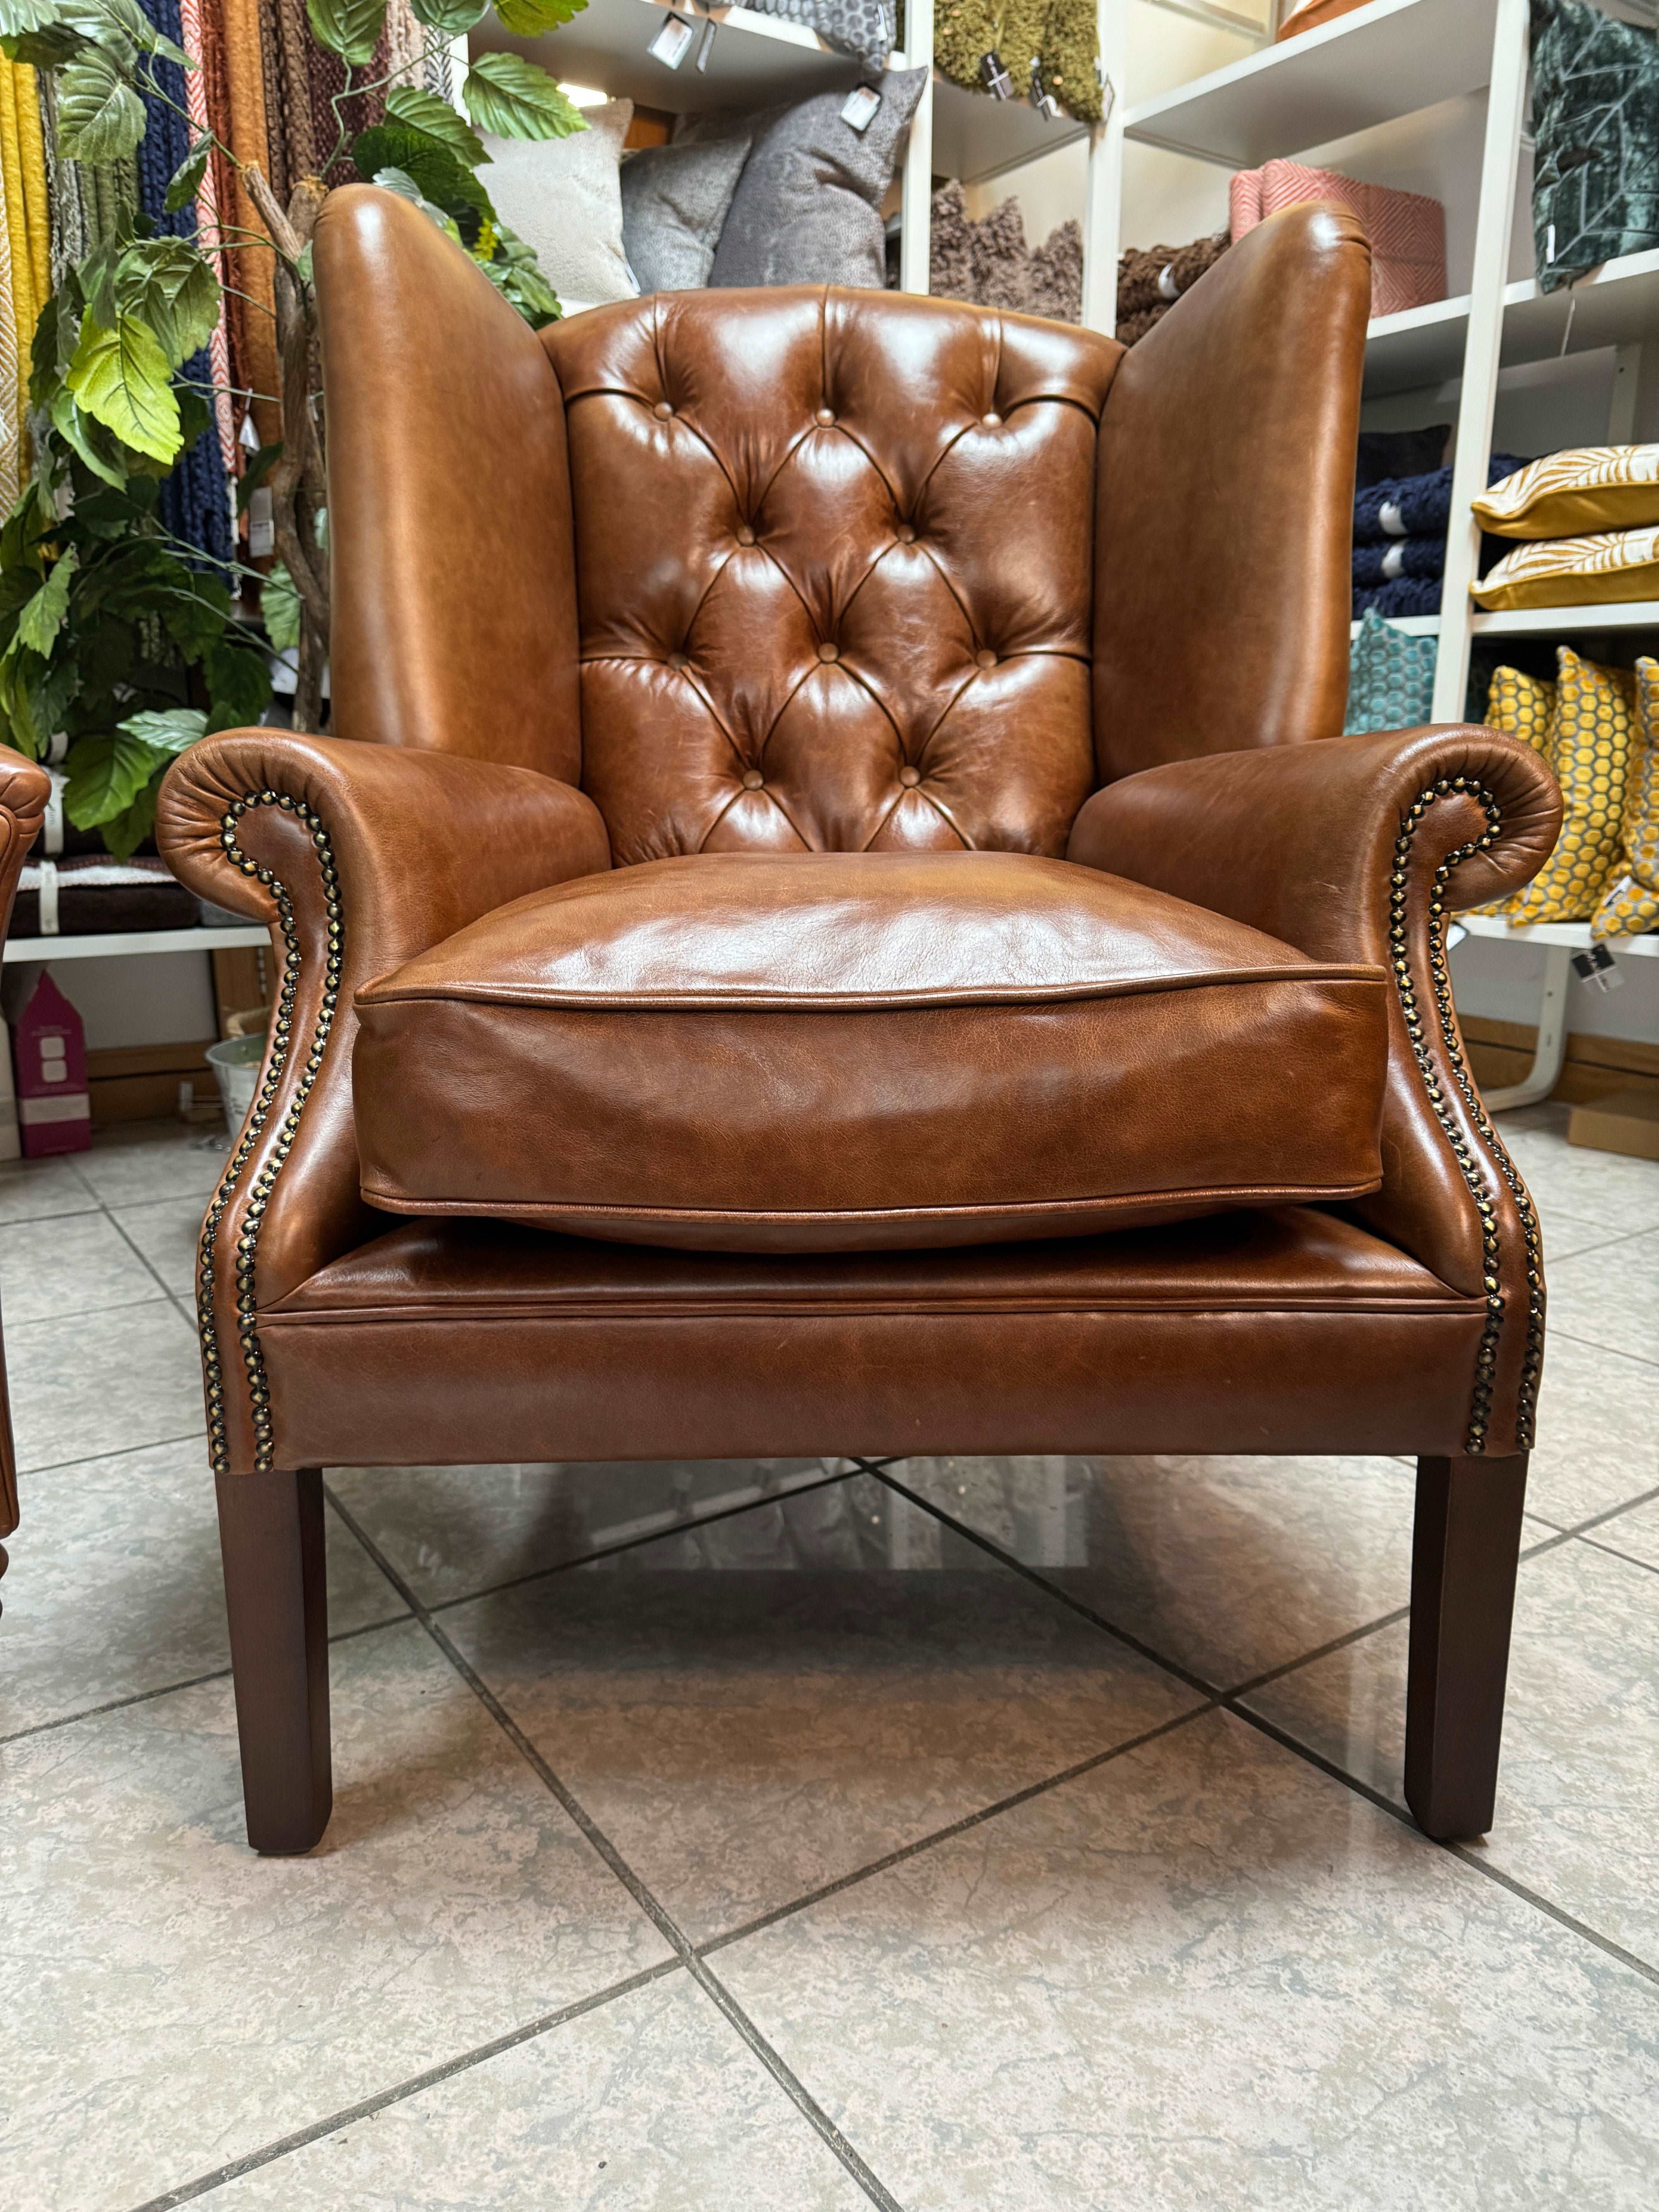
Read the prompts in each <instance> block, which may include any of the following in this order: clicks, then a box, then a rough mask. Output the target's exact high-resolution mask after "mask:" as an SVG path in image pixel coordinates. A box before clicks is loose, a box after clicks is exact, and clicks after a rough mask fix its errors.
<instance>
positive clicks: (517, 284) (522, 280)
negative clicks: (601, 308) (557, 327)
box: [478, 261, 564, 331]
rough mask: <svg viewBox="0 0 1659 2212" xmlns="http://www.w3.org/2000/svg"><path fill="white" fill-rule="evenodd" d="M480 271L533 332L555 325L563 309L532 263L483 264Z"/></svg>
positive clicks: (539, 271) (554, 292) (480, 265)
mask: <svg viewBox="0 0 1659 2212" xmlns="http://www.w3.org/2000/svg"><path fill="white" fill-rule="evenodd" d="M478 265H479V267H480V268H481V269H482V270H483V273H484V275H485V276H488V277H489V281H490V283H492V284H493V285H494V286H495V289H496V290H497V291H498V292H499V293H500V294H501V297H502V299H504V300H505V301H507V305H508V306H509V307H515V308H516V309H517V310H518V312H519V313H520V314H521V315H522V316H523V317H524V319H525V320H526V322H527V323H528V324H529V325H530V327H531V329H532V331H539V330H541V329H542V328H543V327H544V325H546V324H548V323H556V322H557V321H558V319H559V318H560V316H561V315H562V314H563V313H564V309H563V308H562V307H561V306H560V305H559V295H558V294H557V293H556V291H555V290H554V289H553V287H552V286H551V285H550V283H548V281H547V279H546V277H545V276H543V274H542V272H541V270H539V269H538V268H537V266H536V264H535V263H534V262H533V261H530V262H522V261H520V262H513V261H483V262H480V263H479V264H478Z"/></svg>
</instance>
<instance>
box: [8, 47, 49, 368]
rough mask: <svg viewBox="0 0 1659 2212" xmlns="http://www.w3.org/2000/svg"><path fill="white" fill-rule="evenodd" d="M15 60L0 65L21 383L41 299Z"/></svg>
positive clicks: (13, 319)
mask: <svg viewBox="0 0 1659 2212" xmlns="http://www.w3.org/2000/svg"><path fill="white" fill-rule="evenodd" d="M20 73H21V72H20V70H19V69H18V65H17V64H16V63H15V62H5V63H3V64H0V168H3V170H4V171H5V173H6V241H7V244H8V245H9V247H10V249H11V326H12V332H13V335H14V337H15V342H16V346H17V366H18V382H19V384H20V385H21V386H27V382H28V359H29V346H30V343H32V341H33V337H34V325H35V319H36V318H37V317H38V315H39V314H40V308H41V305H42V302H41V301H40V300H37V299H36V297H35V296H34V263H33V258H32V257H31V255H30V252H29V223H28V215H27V197H28V194H27V187H26V185H25V184H24V180H23V147H22V134H21V131H20V129H19V127H18V101H17V79H18V76H19V75H20Z"/></svg>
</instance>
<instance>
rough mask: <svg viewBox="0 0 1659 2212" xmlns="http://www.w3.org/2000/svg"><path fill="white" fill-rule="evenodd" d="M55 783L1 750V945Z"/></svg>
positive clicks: (10, 1467) (6, 1469)
mask: <svg viewBox="0 0 1659 2212" xmlns="http://www.w3.org/2000/svg"><path fill="white" fill-rule="evenodd" d="M51 796H52V778H51V777H50V776H49V775H47V774H46V770H45V769H43V768H37V767H36V766H35V764H34V763H33V761H27V760H25V759H24V758H23V756H22V755H21V753H15V752H13V751H12V750H10V749H9V747H8V746H5V745H0V945H3V944H4V943H5V938H6V931H7V929H8V928H9V927H10V923H11V909H12V902H13V901H14V900H15V897H16V896H17V878H18V877H19V876H21V874H22V872H23V862H24V860H26V859H27V855H28V849H29V847H30V846H31V845H32V844H33V842H34V841H35V838H36V837H37V836H39V835H40V822H41V817H42V816H43V815H44V814H45V813H46V801H47V799H49V798H50V797H51ZM16 1526H17V1458H16V1454H15V1451H14V1450H13V1448H12V1440H11V1406H10V1403H9V1396H8V1393H7V1389H6V1362H5V1353H4V1351H3V1349H0V1536H9V1535H10V1534H11V1532H12V1530H13V1529H14V1528H15V1527H16ZM5 1571H6V1548H5V1546H4V1545H3V1544H0V1575H3V1574H4V1573H5Z"/></svg>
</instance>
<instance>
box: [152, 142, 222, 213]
mask: <svg viewBox="0 0 1659 2212" xmlns="http://www.w3.org/2000/svg"><path fill="white" fill-rule="evenodd" d="M212 151H213V138H212V135H211V133H210V134H209V135H208V136H207V137H204V138H198V139H197V141H196V143H195V144H194V145H193V146H192V147H191V149H190V151H189V153H188V154H186V155H185V158H184V160H183V161H180V162H179V166H178V167H177V168H176V169H175V170H174V171H173V177H172V180H171V181H170V182H169V184H168V185H167V197H166V198H165V199H164V200H163V201H162V203H161V205H162V206H163V207H164V208H165V209H166V210H167V213H168V214H169V215H177V214H178V212H179V209H180V208H182V207H188V206H189V204H190V203H191V200H193V199H194V198H195V197H196V195H197V191H199V190H200V189H201V184H202V179H203V178H204V176H205V175H206V174H207V165H208V155H210V153H211V152H212Z"/></svg>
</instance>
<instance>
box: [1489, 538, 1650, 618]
mask: <svg viewBox="0 0 1659 2212" xmlns="http://www.w3.org/2000/svg"><path fill="white" fill-rule="evenodd" d="M1469 595H1470V597H1471V598H1472V599H1478V600H1479V601H1480V605H1482V606H1483V607H1582V606H1600V605H1603V604H1604V603H1606V602H1609V601H1612V600H1615V599H1618V600H1626V599H1659V529H1652V530H1602V531H1598V532H1595V535H1594V536H1593V537H1589V538H1547V539H1543V540H1539V541H1534V542H1533V543H1532V544H1525V545H1517V546H1516V549H1515V550H1514V552H1513V553H1506V554H1505V555H1504V557H1503V559H1502V560H1501V561H1500V562H1498V566H1497V567H1496V568H1493V569H1492V571H1491V573H1490V574H1487V575H1486V576H1484V577H1483V578H1482V579H1481V580H1480V582H1479V583H1478V584H1471V585H1470V586H1469Z"/></svg>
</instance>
